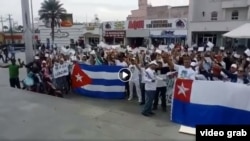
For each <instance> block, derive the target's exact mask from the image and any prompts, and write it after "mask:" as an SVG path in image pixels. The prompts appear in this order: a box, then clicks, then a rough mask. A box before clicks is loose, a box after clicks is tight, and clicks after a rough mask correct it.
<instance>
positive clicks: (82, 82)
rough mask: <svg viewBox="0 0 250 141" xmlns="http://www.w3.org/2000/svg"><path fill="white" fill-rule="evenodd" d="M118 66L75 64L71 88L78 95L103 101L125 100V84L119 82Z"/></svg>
mask: <svg viewBox="0 0 250 141" xmlns="http://www.w3.org/2000/svg"><path fill="white" fill-rule="evenodd" d="M121 68H122V67H118V66H104V65H102V66H92V65H85V64H75V65H74V67H73V71H72V74H71V83H72V88H73V89H74V91H75V92H76V93H78V94H81V95H84V96H88V97H95V98H105V99H123V98H125V83H124V82H122V81H121V80H119V77H118V72H119V70H120V69H121Z"/></svg>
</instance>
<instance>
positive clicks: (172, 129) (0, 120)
mask: <svg viewBox="0 0 250 141" xmlns="http://www.w3.org/2000/svg"><path fill="white" fill-rule="evenodd" d="M17 57H19V58H21V59H24V58H25V55H24V54H23V53H19V54H18V55H17ZM0 64H1V63H0ZM25 73H26V70H25V69H21V70H20V79H23V78H24V77H25V76H26V74H25ZM0 78H1V79H0V107H1V108H0V115H1V116H0V127H1V128H0V140H44V141H46V140H165V141H194V140H195V137H194V136H191V135H186V134H181V133H179V132H178V130H179V127H180V126H179V125H177V124H174V123H172V122H171V121H170V119H169V118H170V113H169V112H167V113H164V112H162V111H160V110H159V111H156V115H155V116H154V117H143V116H142V115H141V114H140V111H141V108H142V107H141V106H139V105H138V104H137V103H136V102H128V101H126V100H103V99H93V98H87V97H82V96H79V95H76V94H71V95H70V96H68V97H67V98H64V99H62V98H56V97H51V96H47V95H43V94H36V93H31V92H27V91H22V90H17V89H12V88H9V80H8V69H0Z"/></svg>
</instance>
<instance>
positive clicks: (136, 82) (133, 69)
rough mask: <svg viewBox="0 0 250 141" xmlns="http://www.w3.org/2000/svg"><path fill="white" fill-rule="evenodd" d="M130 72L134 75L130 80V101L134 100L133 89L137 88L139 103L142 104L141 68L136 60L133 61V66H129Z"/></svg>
mask: <svg viewBox="0 0 250 141" xmlns="http://www.w3.org/2000/svg"><path fill="white" fill-rule="evenodd" d="M129 70H130V71H131V73H132V77H131V79H130V80H129V98H128V100H129V101H130V100H132V99H133V96H134V95H133V88H134V86H135V89H136V94H137V97H138V102H139V103H141V102H142V97H141V89H140V81H139V80H140V77H139V75H140V71H141V69H140V66H139V65H138V63H137V62H136V59H135V58H132V59H131V64H130V65H129Z"/></svg>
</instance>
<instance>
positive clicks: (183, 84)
mask: <svg viewBox="0 0 250 141" xmlns="http://www.w3.org/2000/svg"><path fill="white" fill-rule="evenodd" d="M192 84H193V80H187V79H177V80H176V82H175V88H174V99H177V100H180V101H183V102H190V96H191V91H192Z"/></svg>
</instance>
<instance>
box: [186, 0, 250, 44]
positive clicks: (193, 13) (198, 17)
mask: <svg viewBox="0 0 250 141" xmlns="http://www.w3.org/2000/svg"><path fill="white" fill-rule="evenodd" d="M249 4H250V0H190V1H189V16H188V21H189V26H188V44H189V45H191V35H192V32H227V31H231V30H233V29H235V28H237V27H239V26H241V25H243V24H245V23H247V22H249V19H250V7H249ZM234 10H237V11H238V12H239V17H238V20H232V12H233V11H234ZM213 11H216V12H217V13H218V17H217V21H211V13H212V12H213ZM203 12H204V13H203ZM219 39H220V40H221V38H218V40H219ZM218 42H220V41H218Z"/></svg>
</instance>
